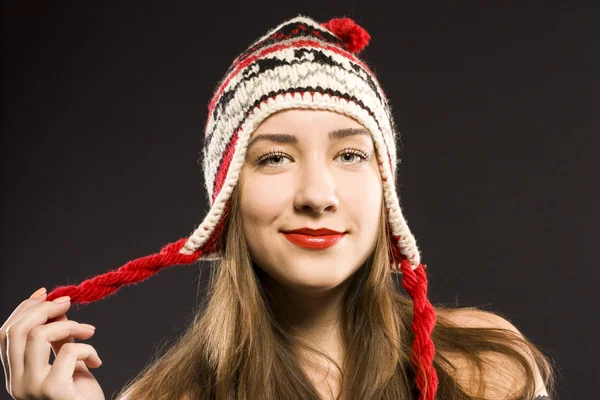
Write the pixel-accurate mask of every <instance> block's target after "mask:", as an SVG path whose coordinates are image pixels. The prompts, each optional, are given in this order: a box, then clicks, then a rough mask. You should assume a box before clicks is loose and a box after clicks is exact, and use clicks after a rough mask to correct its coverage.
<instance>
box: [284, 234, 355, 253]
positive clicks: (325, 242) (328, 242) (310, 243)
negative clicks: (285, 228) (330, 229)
mask: <svg viewBox="0 0 600 400" xmlns="http://www.w3.org/2000/svg"><path fill="white" fill-rule="evenodd" d="M345 235H346V234H345V233H342V234H339V235H322V236H312V235H302V234H299V233H285V232H283V236H285V238H286V239H287V240H289V241H290V242H292V243H294V244H296V245H298V246H300V247H304V248H307V249H326V248H328V247H332V246H335V245H336V244H337V242H339V241H340V239H341V238H343V237H344V236H345Z"/></svg>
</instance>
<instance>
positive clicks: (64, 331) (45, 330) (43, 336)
mask: <svg viewBox="0 0 600 400" xmlns="http://www.w3.org/2000/svg"><path fill="white" fill-rule="evenodd" d="M93 334H94V329H91V328H88V327H86V326H85V325H82V324H80V323H78V322H75V321H59V322H50V323H47V324H45V325H39V326H36V327H34V328H32V329H31V330H30V331H29V333H28V334H27V343H26V346H25V360H24V361H25V362H24V368H25V370H26V371H28V373H29V374H32V375H33V376H40V375H42V374H44V373H45V372H47V368H48V365H49V364H48V362H49V358H50V343H52V342H55V341H57V340H64V339H67V340H68V339H69V338H70V337H72V338H77V339H89V338H90V337H92V335H93ZM66 344H68V343H63V345H62V346H61V347H64V345H66ZM11 346H12V344H11ZM58 354H60V352H59V353H57V355H58ZM55 362H56V361H55Z"/></svg>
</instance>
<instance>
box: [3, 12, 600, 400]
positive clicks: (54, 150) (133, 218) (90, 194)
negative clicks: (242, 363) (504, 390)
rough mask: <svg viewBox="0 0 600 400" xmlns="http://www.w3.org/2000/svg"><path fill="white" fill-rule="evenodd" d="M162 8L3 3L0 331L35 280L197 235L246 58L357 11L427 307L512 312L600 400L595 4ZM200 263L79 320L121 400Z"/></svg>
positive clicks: (189, 305) (55, 278)
mask: <svg viewBox="0 0 600 400" xmlns="http://www.w3.org/2000/svg"><path fill="white" fill-rule="evenodd" d="M12 3H18V5H16V4H12ZM150 3H154V2H142V1H140V2H136V3H135V4H134V3H129V4H126V3H124V2H118V4H119V5H118V6H117V5H114V6H109V5H107V4H105V3H104V2H94V3H93V4H91V3H90V2H60V5H59V4H58V3H52V2H11V4H4V5H3V27H2V29H3V56H4V61H3V72H4V79H3V109H2V112H3V118H2V133H3V135H2V136H3V138H2V303H1V307H0V317H1V319H2V320H4V319H5V318H6V317H8V315H9V314H10V312H11V311H12V309H13V308H14V307H16V305H17V304H18V303H19V302H20V301H21V300H22V299H24V298H26V297H28V296H29V295H30V294H31V292H33V291H34V290H35V289H37V288H38V287H40V286H46V287H47V288H48V289H52V288H53V287H55V286H57V285H62V284H72V283H77V282H81V281H82V280H83V279H85V278H87V277H91V276H93V275H96V274H99V273H102V272H105V271H107V270H109V269H113V268H117V267H118V266H120V265H122V264H123V263H125V262H126V261H128V260H131V259H133V258H137V257H140V256H143V255H146V254H150V253H153V252H156V251H158V250H159V249H160V247H161V246H162V245H163V244H166V243H168V242H171V241H174V240H176V239H179V238H181V237H185V236H187V235H188V234H189V233H190V232H191V231H192V230H193V229H194V227H195V226H196V225H197V224H199V223H200V221H201V219H202V217H203V216H204V215H205V213H206V211H207V205H206V201H205V199H206V196H205V192H204V189H203V182H202V171H201V168H200V166H199V165H197V160H198V156H199V152H200V144H201V138H202V130H203V127H204V122H205V119H206V114H207V112H206V110H207V104H208V101H209V100H210V97H211V95H212V90H213V89H214V88H215V86H216V84H217V83H218V81H219V80H220V79H221V77H222V75H223V74H224V73H225V70H226V69H227V67H228V66H229V64H230V62H231V61H232V60H233V58H234V57H235V56H237V54H239V53H240V52H241V51H242V50H244V49H245V47H246V46H247V45H249V44H250V42H251V41H253V40H254V39H256V38H257V37H258V36H260V35H262V34H264V33H265V32H266V31H267V30H268V29H270V28H273V27H275V26H276V25H277V24H278V23H280V22H282V21H283V20H284V19H287V18H291V17H293V16H295V15H297V14H305V15H309V16H311V17H313V18H315V19H317V20H319V21H325V20H328V19H330V18H332V17H338V16H349V17H352V18H354V19H355V20H356V21H357V22H358V23H359V24H361V25H362V26H363V27H365V28H366V29H367V30H368V31H369V33H370V34H371V35H372V37H373V39H372V42H371V44H370V45H369V46H368V47H367V48H366V49H365V50H364V52H363V53H362V56H363V57H364V58H365V59H366V60H367V62H368V63H370V64H371V65H372V66H373V69H374V71H375V73H376V74H377V76H378V77H379V79H380V81H381V83H382V85H383V87H384V88H385V90H386V91H387V93H388V96H389V98H390V100H391V103H392V106H393V109H394V114H395V117H396V119H397V121H398V127H399V130H400V133H401V136H402V149H401V150H400V153H399V157H400V158H401V159H402V164H401V165H400V166H399V176H400V178H399V179H400V186H399V191H400V196H401V202H402V206H403V208H404V210H405V215H406V218H407V220H408V222H409V225H410V227H411V229H412V230H413V232H414V233H415V235H416V237H417V241H418V244H419V246H420V248H421V250H422V254H423V262H424V263H425V264H427V265H428V267H429V269H428V273H429V277H430V292H431V294H430V297H431V299H432V301H433V302H434V303H454V302H457V303H458V304H459V305H461V306H473V305H475V306H481V307H485V308H486V309H491V310H495V311H499V312H501V313H502V314H503V315H505V316H506V317H507V318H509V319H510V320H511V321H512V322H513V323H514V324H515V325H516V326H517V327H518V328H519V329H520V330H521V331H522V332H523V333H524V334H525V335H526V336H527V337H529V338H530V339H531V340H532V341H534V342H535V343H536V344H538V345H539V346H540V347H541V348H542V349H544V350H545V351H546V352H547V353H548V354H549V355H550V356H551V357H553V358H554V359H555V360H556V362H557V363H558V365H559V368H560V369H559V395H560V398H561V399H582V398H586V397H587V396H591V394H592V393H593V385H594V380H596V379H597V378H598V377H599V374H598V367H597V362H598V361H597V360H598V355H599V354H598V346H597V345H596V343H595V341H594V340H593V337H594V336H596V328H597V327H598V318H597V316H594V315H595V313H596V311H595V309H596V308H597V307H596V305H597V301H594V298H597V296H596V295H595V293H594V292H595V291H596V286H597V281H598V279H599V278H600V274H599V272H598V270H599V268H598V261H597V258H596V257H595V256H596V251H597V249H598V245H597V240H598V238H599V237H600V236H599V234H600V230H599V228H598V225H599V222H600V218H599V215H598V214H599V212H598V209H599V207H598V202H599V200H600V196H599V194H600V191H599V189H598V173H599V172H600V163H599V161H598V145H599V144H600V140H599V139H598V132H599V131H600V117H599V113H598V111H599V97H598V96H599V95H598V93H600V84H599V83H600V79H599V78H600V77H599V75H598V72H599V71H600V51H598V48H599V44H600V28H599V27H598V25H597V21H598V17H600V12H599V10H598V9H592V8H574V7H565V6H563V7H560V8H559V7H551V6H548V5H547V4H546V7H542V3H529V6H528V7H524V6H521V7H517V6H515V7H512V8H511V7H508V6H505V7H504V8H478V7H477V6H476V5H475V4H476V2H473V3H472V5H470V6H467V5H466V3H463V5H462V6H461V7H460V8H439V7H438V8H429V9H425V8H415V6H413V5H409V4H408V2H406V3H407V4H405V5H403V4H401V3H400V2H394V4H395V5H393V6H390V5H385V4H384V3H381V4H378V5H377V4H376V3H374V2H355V3H351V2H340V3H338V4H335V3H334V2H330V1H328V2H320V3H315V4H314V5H312V6H311V5H308V3H305V2H303V3H302V4H303V5H292V4H285V5H282V4H281V3H283V2H281V1H279V2H273V3H272V4H266V3H264V2H261V3H257V2H246V3H245V4H243V5H242V4H232V3H228V2H222V3H218V2H217V3H214V4H208V3H207V4H201V3H202V2H196V1H195V2H162V4H160V5H157V4H150ZM50 4H53V5H52V6H51V5H50ZM115 4H116V3H115ZM390 4H391V2H390ZM505 4H507V3H505ZM515 4H516V3H515ZM533 4H536V5H535V6H534V5H533ZM204 266H207V265H206V264H204ZM201 271H202V270H201V268H200V265H199V264H195V265H193V266H188V267H186V268H183V267H182V268H173V269H169V270H166V271H162V272H161V273H160V274H159V275H158V276H155V277H153V278H151V279H149V280H147V281H144V282H142V283H140V284H138V285H137V286H135V287H133V286H131V287H126V288H123V289H122V290H121V291H120V292H119V293H118V294H117V295H116V296H114V297H111V298H109V299H106V300H104V301H100V302H98V303H95V304H92V305H89V306H87V307H84V308H83V309H81V310H79V311H75V310H71V311H70V312H69V317H70V318H72V319H75V320H78V321H81V322H89V323H92V324H94V325H95V326H96V327H97V332H96V334H95V336H94V337H93V338H92V339H90V340H89V341H88V342H89V343H90V344H92V345H93V346H95V347H96V349H97V350H98V352H99V354H100V356H101V357H102V359H103V361H104V364H103V366H102V367H100V368H99V369H97V370H95V372H94V373H95V375H96V376H97V378H98V379H99V381H100V383H101V384H102V386H103V388H104V390H105V393H106V395H107V398H110V397H111V395H113V394H114V392H115V391H116V390H117V389H118V388H120V387H122V385H123V384H124V383H125V382H126V380H127V379H129V378H130V377H131V376H132V375H134V374H135V373H136V372H138V371H139V370H140V369H141V368H142V367H143V365H144V364H145V363H146V362H147V361H148V360H150V358H151V357H152V355H153V353H154V352H155V350H156V349H157V348H159V347H160V346H163V345H165V343H167V342H168V341H169V340H171V339H172V338H174V337H175V336H177V335H178V334H180V333H181V332H182V329H183V328H184V326H185V324H186V323H187V322H188V321H189V319H190V318H191V311H192V309H193V308H194V307H195V306H196V304H197V302H199V301H200V299H201V296H202V291H201V290H200V291H198V285H199V284H200V289H202V288H203V287H204V285H205V283H206V280H207V278H208V271H206V270H203V271H204V273H201ZM596 392H597V390H596ZM0 397H2V396H0Z"/></svg>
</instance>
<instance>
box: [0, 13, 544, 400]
mask: <svg viewBox="0 0 600 400" xmlns="http://www.w3.org/2000/svg"><path fill="white" fill-rule="evenodd" d="M368 40H369V35H368V34H367V33H366V31H365V30H364V29H362V28H361V27H359V26H358V25H356V24H355V23H354V22H353V21H351V20H349V19H347V18H341V19H333V20H331V21H329V22H327V23H324V24H319V23H317V22H315V21H314V20H312V19H310V18H307V17H302V16H299V17H296V18H293V19H291V20H289V21H285V22H284V23H282V24H280V25H279V26H278V27H276V28H275V29H273V30H271V31H270V32H269V33H267V34H266V35H265V36H263V37H261V38H259V39H258V40H257V41H256V42H254V43H253V44H252V45H251V46H250V47H249V48H248V49H247V50H246V51H245V52H244V53H242V54H241V55H240V56H239V57H238V58H237V59H236V60H234V62H233V65H232V66H231V67H230V69H229V70H228V71H227V74H226V76H225V78H224V79H223V81H222V82H221V84H220V85H219V87H218V88H217V90H216V92H215V95H214V97H213V100H212V102H211V103H210V106H209V118H208V122H207V125H206V132H205V141H204V153H203V155H204V157H203V166H204V173H205V180H206V187H207V190H208V194H209V202H210V204H211V209H210V211H209V213H208V215H207V216H206V217H205V219H204V220H203V222H202V223H201V224H200V226H199V227H198V228H197V229H196V230H195V231H194V232H193V233H192V235H191V236H190V237H189V238H183V239H181V240H179V241H177V242H174V243H170V244H168V245H167V246H165V247H164V248H163V249H161V251H160V252H159V253H156V254H152V255H149V256H146V257H143V258H140V259H137V260H134V261H131V262H129V263H127V264H125V265H124V266H122V267H121V268H119V270H118V271H116V272H110V273H107V274H104V275H101V276H98V277H95V278H92V279H90V280H88V281H85V282H83V283H82V284H80V285H78V286H65V287H59V288H57V289H56V290H54V291H53V292H52V293H50V294H46V292H45V290H41V291H40V292H38V293H36V296H32V297H33V298H31V299H27V300H25V301H24V302H23V303H21V305H19V306H18V307H17V309H16V310H15V311H14V312H13V314H12V315H11V316H10V317H9V318H8V320H7V321H6V322H5V323H4V324H3V326H2V328H1V329H0V339H1V343H2V362H3V366H4V371H5V377H6V382H7V389H8V392H9V393H10V394H11V395H12V397H13V398H14V399H18V400H20V399H57V400H58V399H65V400H66V399H84V398H85V399H88V400H90V399H103V398H104V395H103V393H102V390H101V388H100V386H99V384H98V383H97V382H96V380H95V379H94V378H93V375H92V374H91V373H90V371H89V369H88V367H91V368H95V367H98V366H99V365H100V363H101V361H100V360H99V358H98V355H97V353H96V351H95V350H94V349H93V347H91V346H89V345H87V344H85V343H74V339H73V338H78V339H87V338H89V337H91V335H92V334H93V329H91V328H89V327H87V326H85V325H84V324H79V323H77V322H75V321H69V320H67V317H66V315H65V313H66V311H67V310H68V309H69V307H70V305H71V304H72V303H88V302H91V301H95V300H98V299H100V298H102V297H105V296H107V295H109V294H112V293H114V292H115V291H116V290H117V289H118V288H119V287H120V286H122V285H125V284H130V283H133V282H138V281H140V280H143V279H146V278H148V277H149V276H151V275H152V274H154V273H156V272H157V271H158V270H160V268H162V267H165V266H168V265H174V264H189V263H193V262H196V261H198V260H213V262H212V268H211V271H212V275H211V281H210V291H209V293H208V296H207V299H206V303H205V304H204V307H203V308H202V310H201V311H200V312H199V313H198V315H197V316H196V318H195V319H194V321H193V323H192V324H190V326H189V328H188V329H187V331H186V332H185V334H184V335H182V337H181V338H179V340H178V342H177V343H175V344H174V345H173V346H172V347H171V348H170V349H169V350H168V351H167V352H166V353H165V354H162V355H161V357H160V358H158V359H157V360H155V361H153V362H152V363H151V364H150V365H148V366H147V368H145V369H144V371H142V372H141V373H140V374H139V376H138V377H136V378H135V379H134V380H133V381H132V382H130V384H129V385H128V386H127V387H126V388H124V389H123V391H122V393H120V394H119V398H121V399H125V398H126V399H128V400H130V399H345V400H349V399H434V398H436V399H444V400H446V399H527V400H530V399H534V398H540V399H541V398H548V397H546V396H548V394H549V392H551V391H552V388H553V381H552V369H551V366H550V363H549V362H548V360H547V359H546V358H545V357H544V355H543V354H542V353H541V352H540V351H539V350H538V349H536V347H535V346H534V345H533V344H532V343H531V342H530V341H528V340H527V339H526V338H525V337H524V336H523V335H522V334H521V333H519V332H518V330H517V329H516V328H515V327H514V326H513V325H512V324H511V323H510V322H508V321H507V320H505V319H503V318H501V317H500V316H498V315H496V314H494V313H490V312H485V311H481V310H477V309H475V308H462V309H457V308H444V307H433V306H432V305H431V304H430V302H429V301H428V299H427V277H426V274H425V265H423V264H421V259H420V252H419V249H418V248H417V246H416V240H415V239H414V237H413V235H412V234H411V232H410V230H409V229H408V226H407V224H406V220H405V219H404V217H403V215H402V212H401V208H400V203H399V200H398V198H397V194H396V186H395V182H396V164H397V159H396V141H397V132H396V130H395V125H394V122H393V119H392V116H391V112H390V107H389V104H388V100H387V99H386V97H385V94H384V92H383V90H382V89H381V87H380V85H379V83H378V82H377V80H376V78H375V76H374V74H373V73H372V71H370V69H369V68H368V67H367V65H366V64H365V63H364V61H362V60H360V59H359V58H358V57H357V53H358V52H360V50H361V49H362V48H363V47H364V46H365V45H366V44H367V42H368ZM65 295H68V296H69V297H66V298H65V297H64V296H65ZM50 300H53V301H50ZM60 300H63V301H60ZM50 321H51V322H50ZM51 348H52V349H53V351H54V353H55V354H56V359H55V361H54V363H53V364H52V365H50V364H49V363H48V358H49V354H50V349H51Z"/></svg>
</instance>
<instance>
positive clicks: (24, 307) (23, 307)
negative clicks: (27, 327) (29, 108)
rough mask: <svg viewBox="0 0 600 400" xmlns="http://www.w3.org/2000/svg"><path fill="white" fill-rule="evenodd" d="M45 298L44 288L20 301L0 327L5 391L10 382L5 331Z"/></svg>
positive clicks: (0, 348)
mask: <svg viewBox="0 0 600 400" xmlns="http://www.w3.org/2000/svg"><path fill="white" fill-rule="evenodd" d="M36 294H37V295H39V296H38V297H36V298H32V297H33V296H34V295H36ZM46 296H47V293H46V289H45V288H41V289H38V290H36V291H35V292H34V293H33V294H32V295H31V297H30V298H29V299H27V300H24V301H22V302H21V304H19V305H18V306H17V308H15V310H14V311H13V312H12V314H11V315H10V316H9V317H8V319H7V320H6V321H5V322H4V324H2V326H1V327H0V359H1V361H2V367H3V369H4V378H5V382H6V387H7V389H9V388H8V385H9V382H10V368H9V365H8V355H7V353H6V346H7V337H6V331H7V330H8V327H9V326H11V325H12V324H13V323H14V322H15V321H17V320H18V319H19V318H21V317H22V316H23V314H24V313H25V312H27V311H28V310H29V309H31V308H32V307H33V306H35V305H36V304H39V303H41V302H43V301H44V300H46Z"/></svg>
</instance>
